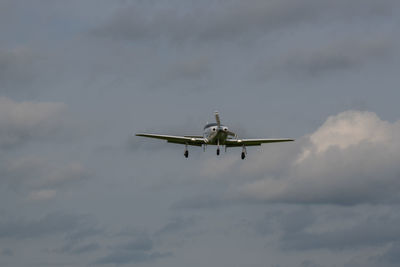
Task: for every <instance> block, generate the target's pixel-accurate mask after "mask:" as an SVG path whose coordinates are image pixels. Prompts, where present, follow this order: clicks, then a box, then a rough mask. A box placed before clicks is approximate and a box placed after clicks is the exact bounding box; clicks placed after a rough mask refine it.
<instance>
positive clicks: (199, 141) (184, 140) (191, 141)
mask: <svg viewBox="0 0 400 267" xmlns="http://www.w3.org/2000/svg"><path fill="white" fill-rule="evenodd" d="M136 136H143V137H149V138H155V139H162V140H166V141H167V142H168V143H175V144H183V145H185V144H186V145H191V146H201V145H203V144H205V141H204V138H203V137H201V136H176V135H163V134H151V133H138V134H136Z"/></svg>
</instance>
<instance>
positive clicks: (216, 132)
mask: <svg viewBox="0 0 400 267" xmlns="http://www.w3.org/2000/svg"><path fill="white" fill-rule="evenodd" d="M228 132H229V129H228V127H226V126H224V125H220V126H219V127H218V124H217V123H209V124H207V125H206V126H204V134H203V137H204V138H205V140H206V143H207V144H210V145H224V144H225V140H226V139H227V138H228Z"/></svg>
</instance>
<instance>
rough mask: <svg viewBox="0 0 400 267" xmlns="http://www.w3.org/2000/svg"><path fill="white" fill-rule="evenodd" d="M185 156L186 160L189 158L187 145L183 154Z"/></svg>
mask: <svg viewBox="0 0 400 267" xmlns="http://www.w3.org/2000/svg"><path fill="white" fill-rule="evenodd" d="M183 155H185V158H187V157H189V150H188V149H187V145H185V153H183Z"/></svg>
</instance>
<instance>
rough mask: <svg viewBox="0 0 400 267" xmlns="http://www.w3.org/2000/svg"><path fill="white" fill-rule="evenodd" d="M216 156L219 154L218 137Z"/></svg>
mask: <svg viewBox="0 0 400 267" xmlns="http://www.w3.org/2000/svg"><path fill="white" fill-rule="evenodd" d="M217 156H219V139H218V142H217Z"/></svg>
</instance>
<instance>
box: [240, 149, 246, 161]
mask: <svg viewBox="0 0 400 267" xmlns="http://www.w3.org/2000/svg"><path fill="white" fill-rule="evenodd" d="M246 154H247V151H246V147H245V146H243V147H242V156H241V158H242V159H244V158H245V157H246Z"/></svg>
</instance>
